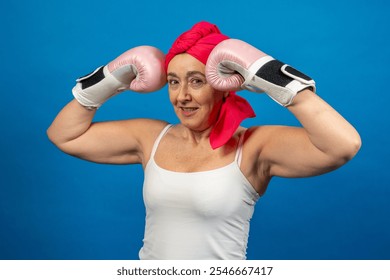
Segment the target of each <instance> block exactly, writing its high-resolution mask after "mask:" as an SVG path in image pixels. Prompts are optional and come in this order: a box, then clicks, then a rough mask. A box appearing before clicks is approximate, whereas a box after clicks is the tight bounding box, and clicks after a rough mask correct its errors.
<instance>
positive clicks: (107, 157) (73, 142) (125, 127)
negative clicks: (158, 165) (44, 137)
mask: <svg viewBox="0 0 390 280" xmlns="http://www.w3.org/2000/svg"><path fill="white" fill-rule="evenodd" d="M95 112H96V111H95V110H93V111H89V110H87V109H85V108H84V107H83V106H81V105H80V104H79V103H78V102H77V101H76V100H73V101H71V102H70V103H68V104H67V105H66V106H65V107H64V108H63V109H62V110H61V111H60V113H59V114H58V115H57V117H56V118H55V120H54V121H53V123H52V124H51V126H50V127H49V129H48V130H47V134H48V137H49V139H50V140H51V141H52V142H53V143H54V144H55V145H56V146H57V147H58V148H59V149H60V150H62V151H64V152H65V153H67V154H70V155H73V156H76V157H79V158H82V159H86V160H89V161H93V162H98V163H112V164H130V163H145V160H147V157H148V154H149V150H150V149H151V146H152V143H153V141H154V139H155V138H156V137H157V135H158V133H159V131H161V129H162V128H163V127H164V126H165V125H166V123H165V122H161V121H155V120H148V119H134V120H123V121H110V122H99V123H92V120H93V117H94V115H95Z"/></svg>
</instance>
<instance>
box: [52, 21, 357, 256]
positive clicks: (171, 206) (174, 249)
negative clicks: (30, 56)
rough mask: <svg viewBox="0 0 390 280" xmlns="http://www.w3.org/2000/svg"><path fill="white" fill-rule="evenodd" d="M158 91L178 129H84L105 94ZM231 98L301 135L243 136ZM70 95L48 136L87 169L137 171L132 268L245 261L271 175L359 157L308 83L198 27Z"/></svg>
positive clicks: (245, 111) (256, 131)
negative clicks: (139, 199)
mask: <svg viewBox="0 0 390 280" xmlns="http://www.w3.org/2000/svg"><path fill="white" fill-rule="evenodd" d="M166 82H168V91H169V99H170V101H171V103H172V106H173V109H174V111H175V113H176V115H177V117H178V119H179V120H180V122H179V123H178V124H175V125H172V124H168V123H167V122H165V121H162V120H153V119H131V120H121V121H107V122H93V117H94V115H95V113H96V111H97V110H96V109H97V108H99V107H100V106H101V105H102V104H103V103H104V102H105V101H106V100H107V99H108V98H110V97H111V96H113V95H115V94H117V93H120V92H122V91H124V90H133V91H136V92H151V91H156V90H158V89H160V88H161V87H162V86H164V84H166ZM240 88H246V89H248V90H250V91H253V92H266V93H267V94H268V95H269V96H270V97H271V98H273V99H274V100H275V101H276V102H278V103H280V104H281V105H283V106H285V107H286V108H287V110H289V111H290V112H291V113H292V114H293V115H294V116H295V117H296V118H297V119H298V120H299V122H300V123H301V125H302V127H287V126H255V127H250V128H244V127H241V126H240V123H241V121H242V120H243V119H245V118H248V117H254V116H255V115H254V112H253V110H252V108H251V106H250V105H249V103H248V102H247V101H246V100H244V99H243V98H241V97H239V96H238V95H236V93H235V91H236V90H238V89H240ZM73 95H74V97H75V99H74V100H72V101H71V102H70V103H69V104H67V105H66V106H65V107H64V108H63V109H62V110H61V111H60V113H59V114H58V116H57V117H56V118H55V120H54V121H53V123H52V125H51V126H50V128H49V129H48V136H49V138H50V140H51V141H52V142H53V143H54V144H55V145H57V146H58V148H60V149H61V150H62V151H64V152H65V153H68V154H70V155H73V156H76V157H79V158H82V159H85V160H89V161H93V162H98V163H108V164H142V166H143V169H144V173H145V181H144V186H143V188H144V189H143V195H144V202H145V207H146V225H145V236H144V240H143V247H142V248H141V250H140V252H139V257H140V259H245V258H246V248H247V240H248V233H249V225H250V219H251V217H252V214H253V211H254V206H255V204H256V202H257V200H258V198H259V197H260V196H262V195H263V194H264V193H265V191H266V189H267V186H268V184H269V182H270V181H271V178H272V177H274V176H282V177H305V176H315V175H319V174H322V173H325V172H329V171H331V170H334V169H336V168H338V167H340V166H341V165H343V164H344V163H346V162H347V161H348V160H350V159H351V158H352V157H353V156H354V155H355V154H356V152H357V151H358V150H359V148H360V138H359V134H358V133H357V132H356V130H355V129H354V128H353V127H352V126H351V125H350V124H349V123H348V122H347V121H346V120H345V119H344V118H343V117H342V116H341V115H340V114H338V113H337V112H336V111H335V110H334V109H333V108H332V107H331V106H330V105H328V104H327V103H326V102H325V101H324V100H322V99H321V98H320V97H319V96H318V95H316V94H315V84H314V81H313V80H311V79H310V78H309V77H308V76H306V75H304V74H302V73H300V72H299V71H297V70H295V69H293V68H292V67H290V66H288V65H285V64H283V63H281V62H280V61H278V60H275V59H273V58H272V57H270V56H268V55H266V54H264V53H263V52H261V51H259V50H257V49H256V48H254V47H253V46H250V45H248V44H246V43H245V42H242V41H239V40H233V39H229V38H228V37H227V36H225V35H223V34H221V32H220V31H219V29H218V27H217V26H215V25H213V24H211V23H208V22H199V23H197V24H195V25H194V26H193V27H192V28H191V29H190V30H188V31H186V32H184V33H183V34H182V35H180V36H179V37H178V38H177V39H176V41H175V42H174V43H173V45H172V48H171V49H170V51H169V52H168V54H167V55H166V57H165V56H164V55H163V54H162V53H161V51H159V50H158V49H156V48H154V47H148V46H141V47H137V48H133V49H131V50H129V51H127V52H125V53H124V54H122V55H121V56H119V57H118V58H116V59H115V60H113V61H112V62H110V63H109V64H108V65H106V66H103V67H100V68H98V69H97V70H95V71H94V72H92V73H91V74H89V75H87V76H84V77H82V78H80V79H78V80H77V84H76V86H75V87H74V89H73Z"/></svg>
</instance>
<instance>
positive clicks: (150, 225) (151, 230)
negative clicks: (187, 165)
mask: <svg viewBox="0 0 390 280" xmlns="http://www.w3.org/2000/svg"><path fill="white" fill-rule="evenodd" d="M171 126H172V125H168V126H167V127H165V128H164V129H163V131H162V132H161V133H160V135H159V136H158V137H157V139H156V141H155V143H154V146H153V150H152V153H151V156H150V160H149V162H148V163H147V165H146V168H145V180H144V186H143V198H144V203H145V207H146V224H145V236H144V239H143V247H142V248H141V250H140V252H139V257H140V259H141V260H146V259H155V260H163V259H169V260H173V259H176V260H180V259H182V260H183V259H184V260H185V259H187V260H190V259H195V260H200V259H203V260H205V259H230V260H233V259H246V248H247V242H248V235H249V223H250V220H251V218H252V215H253V211H254V206H255V204H256V201H257V200H258V198H259V195H258V193H257V192H256V191H255V189H254V188H253V187H252V185H251V184H250V183H249V181H248V180H247V178H246V177H245V176H244V175H243V173H242V172H241V170H240V162H241V151H242V143H243V137H241V139H240V141H239V144H238V148H237V152H236V156H235V160H234V162H232V163H230V164H228V165H226V166H224V167H220V168H217V169H213V170H208V171H200V172H189V173H185V172H174V171H169V170H166V169H163V168H161V167H159V166H158V165H157V164H156V162H155V161H154V155H155V153H156V150H157V147H158V145H159V143H160V140H161V139H162V137H163V136H164V135H165V133H166V132H167V131H168V129H169V128H170V127H171Z"/></svg>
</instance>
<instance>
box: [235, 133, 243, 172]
mask: <svg viewBox="0 0 390 280" xmlns="http://www.w3.org/2000/svg"><path fill="white" fill-rule="evenodd" d="M245 132H246V129H245V130H244V132H243V133H242V134H241V136H240V139H239V140H238V145H237V151H236V156H235V158H234V161H235V162H237V164H238V167H241V160H242V147H243V145H244V138H245Z"/></svg>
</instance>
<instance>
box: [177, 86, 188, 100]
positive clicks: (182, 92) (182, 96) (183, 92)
mask: <svg viewBox="0 0 390 280" xmlns="http://www.w3.org/2000/svg"><path fill="white" fill-rule="evenodd" d="M190 100H191V94H190V92H189V91H188V84H187V83H184V84H183V85H181V86H180V89H179V91H178V95H177V101H179V102H181V103H183V102H188V101H190Z"/></svg>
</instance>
